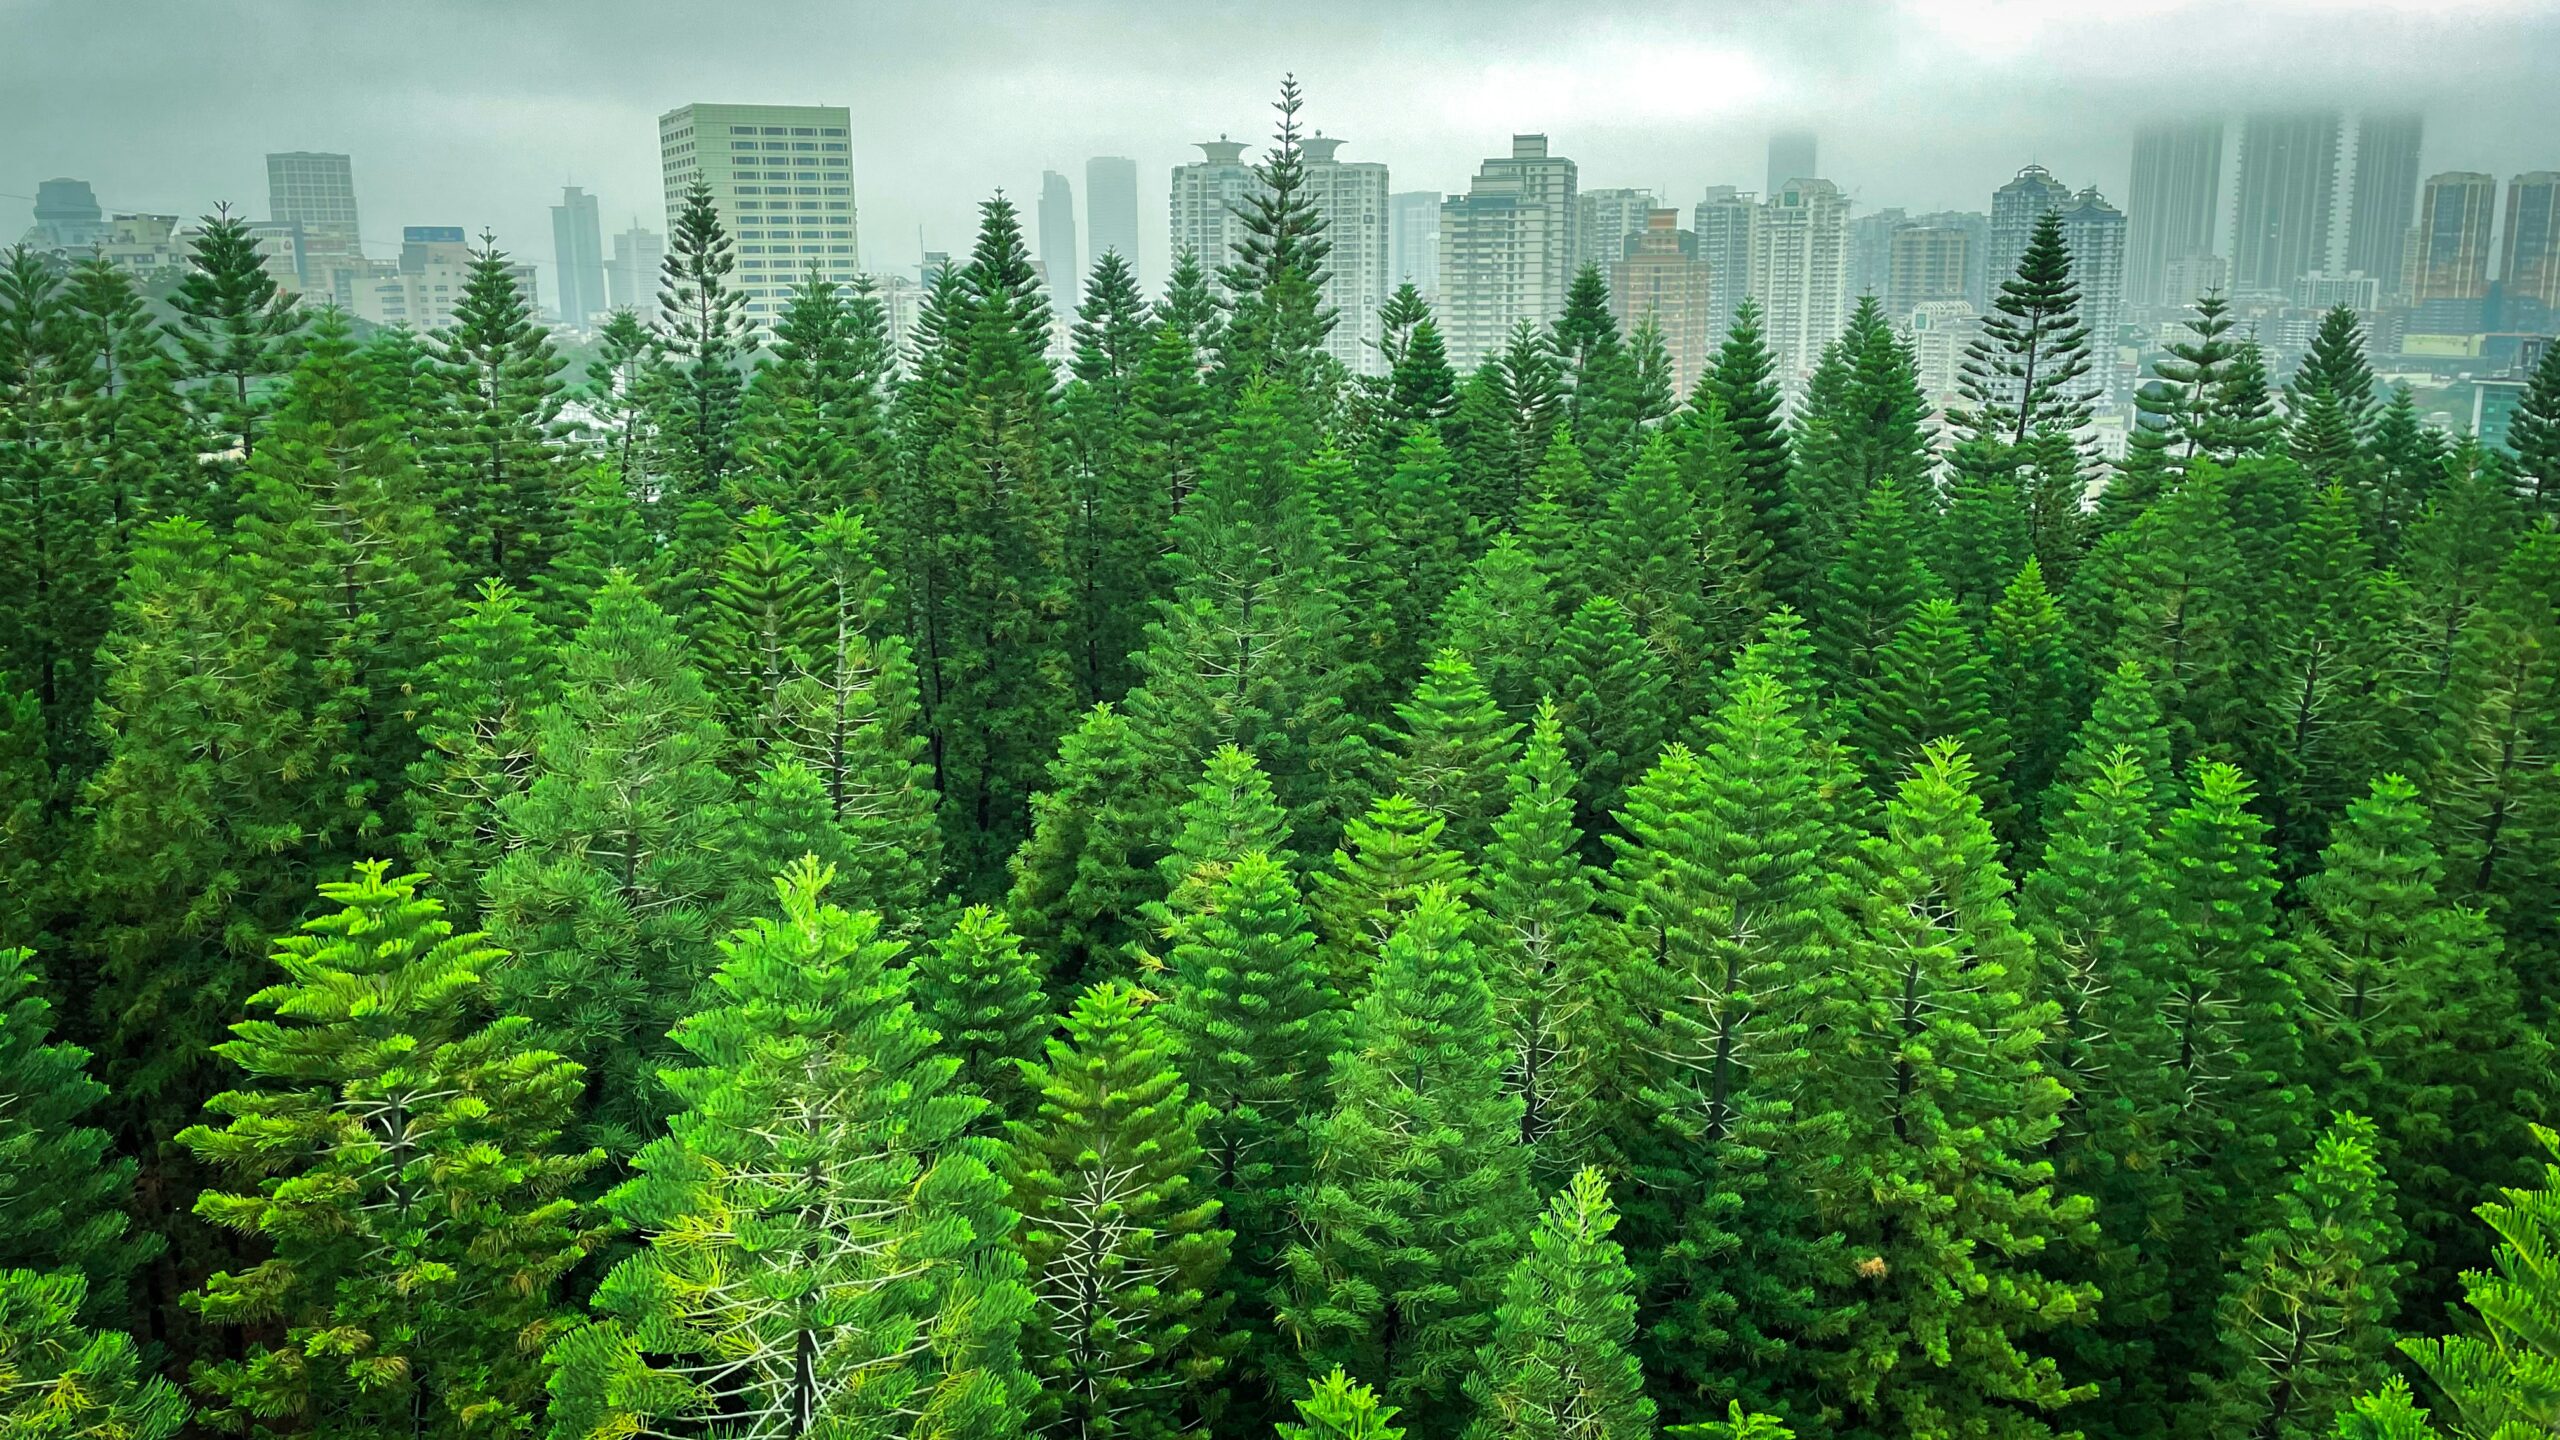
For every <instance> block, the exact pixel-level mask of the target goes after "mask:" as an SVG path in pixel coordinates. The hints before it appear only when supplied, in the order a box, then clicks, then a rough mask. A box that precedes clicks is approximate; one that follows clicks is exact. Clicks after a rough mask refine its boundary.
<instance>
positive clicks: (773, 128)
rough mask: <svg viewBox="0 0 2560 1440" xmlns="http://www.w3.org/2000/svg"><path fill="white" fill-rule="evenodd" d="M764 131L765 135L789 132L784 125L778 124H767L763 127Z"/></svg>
mask: <svg viewBox="0 0 2560 1440" xmlns="http://www.w3.org/2000/svg"><path fill="white" fill-rule="evenodd" d="M764 133H766V134H767V135H783V134H788V133H789V131H788V130H787V129H786V128H785V127H783V126H780V125H767V126H766V127H764Z"/></svg>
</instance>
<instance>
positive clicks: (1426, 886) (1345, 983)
mask: <svg viewBox="0 0 2560 1440" xmlns="http://www.w3.org/2000/svg"><path fill="white" fill-rule="evenodd" d="M1447 830H1448V825H1447V822H1446V821H1444V820H1442V819H1440V818H1439V817H1438V816H1436V815H1434V814H1432V813H1431V812H1430V811H1428V810H1426V809H1424V808H1423V807H1422V806H1421V805H1420V804H1419V803H1417V802H1416V801H1415V800H1414V799H1413V798H1412V797H1411V796H1408V795H1400V794H1390V795H1384V796H1381V797H1379V799H1378V801H1377V803H1376V804H1374V805H1372V806H1370V807H1369V813H1368V814H1366V815H1364V816H1362V817H1361V818H1360V819H1357V820H1354V821H1352V822H1351V823H1350V824H1349V825H1348V826H1346V827H1344V829H1343V835H1342V847H1341V848H1340V849H1337V850H1335V851H1334V852H1333V867H1332V869H1330V870H1328V871H1324V872H1321V873H1319V874H1318V875H1317V876H1316V877H1315V879H1314V882H1313V885H1312V894H1311V898H1312V900H1313V901H1314V910H1315V917H1316V930H1317V933H1319V934H1321V935H1322V936H1323V937H1324V940H1325V948H1326V952H1327V956H1326V958H1327V962H1328V963H1329V964H1330V965H1331V966H1332V970H1333V977H1334V983H1335V985H1336V986H1337V988H1339V989H1340V991H1341V993H1342V995H1343V996H1344V997H1345V998H1346V999H1354V998H1357V997H1358V996H1360V995H1361V994H1363V993H1365V992H1366V990H1367V988H1368V983H1369V979H1370V975H1371V971H1372V969H1373V967H1374V964H1375V962H1376V959H1377V957H1378V955H1379V954H1380V953H1381V952H1382V951H1383V949H1384V947H1385V945H1386V943H1387V941H1388V940H1389V939H1390V938H1392V937H1393V936H1394V934H1395V932H1396V931H1397V930H1399V929H1401V928H1402V927H1403V924H1404V921H1405V917H1406V916H1407V915H1408V914H1410V913H1411V912H1412V910H1413V908H1414V907H1415V906H1416V905H1418V904H1420V903H1421V902H1422V899H1423V897H1424V896H1425V895H1427V894H1429V893H1430V892H1431V891H1432V890H1434V889H1446V890H1450V891H1452V892H1453V893H1458V894H1463V893H1465V891H1466V888H1467V884H1468V875H1469V867H1468V864H1467V860H1466V857H1465V856H1463V855H1461V854H1459V853H1458V852H1457V851H1455V850H1452V849H1450V848H1448V847H1447V846H1446V845H1444V844H1443V843H1442V841H1443V839H1444V838H1445V836H1446V834H1447Z"/></svg>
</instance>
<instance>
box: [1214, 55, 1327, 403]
mask: <svg viewBox="0 0 2560 1440" xmlns="http://www.w3.org/2000/svg"><path fill="white" fill-rule="evenodd" d="M1304 104H1305V100H1304V98H1303V97H1302V96H1301V95H1300V94H1299V92H1298V79H1297V77H1296V76H1294V75H1289V76H1283V77H1282V78H1281V81H1280V98H1279V99H1277V100H1275V101H1273V102H1272V105H1271V109H1272V111H1273V113H1275V114H1276V115H1278V116H1279V117H1280V118H1279V122H1278V125H1277V127H1276V128H1275V129H1274V130H1273V132H1272V136H1271V150H1270V153H1269V154H1268V155H1267V156H1266V157H1265V158H1264V160H1263V161H1262V163H1261V164H1258V165H1256V166H1254V167H1253V178H1254V185H1253V188H1252V191H1251V193H1250V194H1249V195H1248V197H1247V198H1246V199H1245V200H1244V201H1243V202H1242V203H1240V204H1238V205H1237V206H1236V207H1235V210H1234V214H1235V217H1236V223H1237V224H1238V225H1239V226H1240V227H1241V228H1242V230H1243V232H1244V233H1243V235H1242V236H1241V237H1240V238H1239V239H1238V240H1236V242H1235V253H1234V255H1233V256H1231V257H1228V258H1227V259H1226V260H1225V261H1224V263H1222V264H1221V265H1220V266H1219V269H1218V279H1219V282H1220V283H1221V284H1223V285H1224V286H1225V287H1226V290H1227V294H1228V297H1229V298H1228V300H1227V305H1226V310H1227V315H1226V324H1225V326H1224V327H1223V328H1222V330H1221V333H1220V335H1219V337H1218V340H1219V370H1220V372H1221V374H1223V375H1225V376H1226V377H1227V378H1228V379H1229V380H1230V382H1231V383H1239V384H1240V383H1242V382H1243V381H1245V380H1247V379H1248V378H1250V377H1253V376H1257V375H1259V376H1267V377H1270V378H1272V379H1283V380H1288V381H1290V382H1292V383H1293V384H1297V385H1299V386H1301V387H1302V388H1313V387H1311V386H1309V384H1308V382H1310V381H1314V380H1317V379H1318V376H1319V373H1320V370H1321V367H1320V366H1319V365H1318V363H1317V362H1318V359H1319V357H1320V355H1321V347H1322V346H1323V344H1324V341H1325V337H1326V336H1327V335H1329V334H1331V333H1332V332H1333V327H1334V323H1335V321H1336V320H1337V319H1338V318H1339V317H1338V316H1337V315H1336V314H1335V313H1334V311H1333V309H1332V307H1330V306H1328V305H1326V304H1325V303H1324V295H1323V291H1324V284H1325V281H1326V279H1327V278H1328V277H1329V276H1330V274H1331V272H1330V271H1329V270H1327V269H1326V268H1325V260H1326V257H1328V256H1329V255H1331V254H1332V253H1333V242H1332V241H1331V240H1329V239H1327V238H1326V237H1325V230H1326V217H1325V214H1324V211H1323V209H1322V208H1321V207H1319V206H1318V205H1317V203H1316V199H1315V196H1314V194H1312V193H1311V192H1310V191H1309V190H1308V188H1307V186H1308V177H1307V161H1306V152H1305V150H1304V149H1303V148H1302V146H1301V145H1300V143H1299V142H1300V139H1301V137H1300V135H1299V132H1298V110H1299V108H1300V107H1301V106H1302V105H1304Z"/></svg>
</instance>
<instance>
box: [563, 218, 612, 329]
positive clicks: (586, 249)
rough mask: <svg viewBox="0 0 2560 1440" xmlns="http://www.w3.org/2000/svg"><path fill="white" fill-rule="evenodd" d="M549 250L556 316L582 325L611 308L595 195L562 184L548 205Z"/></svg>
mask: <svg viewBox="0 0 2560 1440" xmlns="http://www.w3.org/2000/svg"><path fill="white" fill-rule="evenodd" d="M551 251H552V255H553V257H554V259H555V261H556V264H557V268H558V270H559V272H560V274H559V278H558V279H557V280H556V281H554V282H553V283H554V284H555V286H556V287H557V288H558V290H559V292H560V319H561V321H562V322H563V323H565V324H569V325H586V324H589V323H591V322H593V321H594V319H595V318H596V317H597V316H599V315H602V314H604V313H605V312H606V311H607V310H609V309H611V308H612V301H611V299H610V298H609V297H608V296H607V294H606V293H605V283H604V264H605V261H604V221H603V220H602V218H601V217H599V216H598V214H597V213H596V197H594V196H593V195H590V194H588V193H587V192H586V191H584V190H581V189H579V188H578V187H577V186H575V185H569V186H564V187H562V189H561V191H560V203H559V204H557V205H554V206H552V207H551Z"/></svg>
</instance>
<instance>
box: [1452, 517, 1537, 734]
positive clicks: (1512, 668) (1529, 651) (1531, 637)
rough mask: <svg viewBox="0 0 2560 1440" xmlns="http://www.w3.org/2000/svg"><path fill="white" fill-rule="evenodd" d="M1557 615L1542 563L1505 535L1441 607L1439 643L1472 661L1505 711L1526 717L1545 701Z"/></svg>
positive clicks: (1472, 568) (1517, 542)
mask: <svg viewBox="0 0 2560 1440" xmlns="http://www.w3.org/2000/svg"><path fill="white" fill-rule="evenodd" d="M1558 618H1559V617H1558V615H1557V612H1556V608H1555V602H1554V599H1553V597H1552V596H1551V595H1550V594H1549V593H1548V590H1547V579H1546V576H1545V574H1544V573H1543V572H1542V571H1541V570H1540V569H1539V566H1538V561H1537V558H1536V557H1535V556H1533V555H1531V554H1530V553H1529V551H1528V549H1527V548H1526V547H1525V546H1523V545H1522V544H1521V543H1520V541H1519V539H1518V538H1517V537H1516V536H1514V535H1513V534H1512V533H1511V532H1509V531H1507V530H1506V531H1504V532H1503V533H1502V534H1500V535H1498V536H1496V537H1494V541H1493V544H1492V545H1490V546H1488V547H1487V548H1486V550H1485V552H1484V553H1483V554H1482V555H1479V556H1477V557H1476V560H1475V563H1474V564H1473V565H1471V566H1469V567H1468V569H1467V578H1466V579H1465V580H1463V581H1461V582H1459V585H1458V589H1457V593H1456V594H1453V595H1451V596H1450V597H1449V603H1448V604H1447V605H1444V606H1442V607H1441V611H1440V615H1439V637H1440V640H1439V643H1440V645H1441V647H1443V648H1446V649H1452V650H1455V651H1457V652H1458V653H1459V654H1461V655H1463V656H1465V657H1466V659H1467V663H1468V664H1469V665H1472V666H1473V667H1475V672H1476V676H1477V678H1478V679H1480V680H1482V681H1483V682H1484V687H1485V689H1486V690H1487V691H1489V692H1491V694H1492V695H1493V698H1494V702H1495V703H1496V704H1498V705H1500V706H1501V707H1502V713H1503V714H1505V715H1507V716H1510V717H1511V718H1512V719H1515V720H1518V719H1523V718H1525V717H1526V716H1527V715H1528V713H1529V711H1530V710H1531V709H1532V708H1533V707H1534V706H1535V705H1536V704H1537V702H1538V682H1539V680H1540V678H1541V677H1543V676H1545V675H1546V674H1547V673H1548V670H1549V662H1548V654H1549V652H1550V651H1551V650H1552V649H1553V648H1554V645H1555V643H1556V634H1555V631H1556V625H1557V621H1558Z"/></svg>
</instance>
